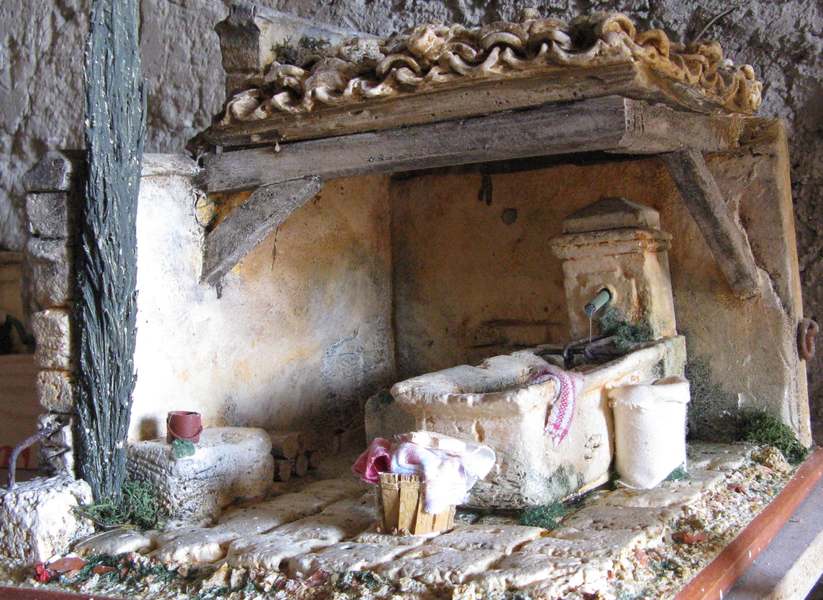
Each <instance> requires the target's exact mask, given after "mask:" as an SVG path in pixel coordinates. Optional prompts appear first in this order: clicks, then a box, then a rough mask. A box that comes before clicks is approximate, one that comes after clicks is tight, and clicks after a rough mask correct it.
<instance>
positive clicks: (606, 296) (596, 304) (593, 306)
mask: <svg viewBox="0 0 823 600" xmlns="http://www.w3.org/2000/svg"><path fill="white" fill-rule="evenodd" d="M611 300H612V293H611V292H610V291H609V290H608V289H607V288H603V289H602V290H600V291H599V292H597V295H596V296H595V297H594V298H592V299H591V300H590V301H589V302H588V303H587V304H586V306H584V307H583V312H584V313H586V316H587V317H589V318H590V319H591V318H592V316H594V313H596V312H597V311H598V310H600V309H601V308H603V307H604V306H606V305H607V304H608V303H609V302H611Z"/></svg>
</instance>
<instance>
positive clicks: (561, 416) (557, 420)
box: [529, 365, 583, 448]
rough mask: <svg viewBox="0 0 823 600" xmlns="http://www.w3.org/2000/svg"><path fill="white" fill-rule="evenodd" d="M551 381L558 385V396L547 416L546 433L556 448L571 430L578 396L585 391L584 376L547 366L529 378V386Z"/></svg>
mask: <svg viewBox="0 0 823 600" xmlns="http://www.w3.org/2000/svg"><path fill="white" fill-rule="evenodd" d="M550 379H551V380H554V382H555V384H556V387H557V394H556V395H555V397H554V402H553V403H552V407H551V409H550V410H549V413H548V414H547V415H546V426H545V432H546V433H547V434H548V435H549V437H550V438H551V440H552V444H554V446H555V448H556V447H557V446H559V445H560V442H562V441H563V440H564V439H565V438H566V436H567V435H568V433H569V429H571V425H572V418H573V417H574V407H575V404H576V402H577V396H579V395H580V392H581V391H582V389H583V376H582V375H580V374H579V373H574V372H572V371H565V370H563V369H561V368H560V367H556V366H554V365H547V366H545V367H543V368H541V369H540V370H539V371H538V372H537V373H535V374H534V375H532V376H531V377H530V378H529V384H535V383H543V382H545V381H549V380H550Z"/></svg>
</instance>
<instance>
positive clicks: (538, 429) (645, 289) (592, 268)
mask: <svg viewBox="0 0 823 600" xmlns="http://www.w3.org/2000/svg"><path fill="white" fill-rule="evenodd" d="M659 227H660V216H659V214H658V213H657V211H655V210H654V209H652V208H649V207H645V206H640V205H638V204H635V203H633V202H630V201H628V200H625V199H622V198H606V199H603V200H600V201H598V202H595V203H594V204H592V205H590V206H588V207H585V208H583V209H582V210H580V211H577V212H575V213H573V214H572V215H571V216H570V217H568V218H567V219H566V220H564V223H563V230H564V231H565V232H566V234H565V235H563V236H561V237H559V238H556V239H555V240H553V241H552V247H553V248H554V250H555V252H557V253H558V255H559V256H561V257H562V258H563V259H564V262H563V271H564V274H565V289H566V304H567V306H568V311H569V321H570V323H571V332H570V334H571V339H572V340H577V339H579V338H583V337H584V336H588V335H589V330H588V320H587V315H586V314H585V313H584V307H585V306H586V304H587V302H588V301H589V300H590V299H591V298H593V297H595V296H597V295H598V293H599V292H601V291H602V290H604V289H605V290H608V298H609V300H608V305H609V306H610V307H611V308H612V309H615V310H618V311H620V313H621V314H623V315H625V316H626V319H627V320H628V321H630V322H640V321H643V322H647V323H649V324H650V333H651V335H650V340H648V343H646V344H641V345H638V346H637V347H636V348H634V349H633V350H632V351H630V352H628V353H623V355H620V356H617V355H615V356H614V357H610V358H615V359H614V360H609V361H607V362H606V363H605V364H598V363H603V360H602V359H601V360H597V358H593V359H592V358H590V359H589V360H588V361H586V362H584V363H583V364H578V365H577V366H576V367H575V369H574V375H573V376H574V377H579V378H580V379H581V380H582V382H581V383H580V384H579V386H580V387H579V392H578V393H576V394H574V395H575V396H576V397H575V398H574V399H573V401H571V402H570V403H569V405H568V407H566V410H567V411H569V414H568V415H567V420H568V422H569V423H568V433H567V434H566V435H564V436H562V437H561V438H560V439H557V438H553V437H552V436H551V435H550V432H547V418H548V419H551V418H552V415H554V414H556V413H557V405H558V404H559V403H562V402H565V401H566V399H565V397H564V396H565V394H566V393H571V390H566V389H564V386H568V385H569V383H568V381H564V380H563V379H562V378H557V377H553V378H550V379H547V380H541V379H540V378H535V374H536V373H539V372H540V371H541V370H543V369H546V368H549V365H550V364H553V363H555V362H557V361H558V359H559V358H560V357H561V356H563V355H564V354H567V353H568V351H569V349H570V348H571V346H572V344H566V345H565V347H564V348H563V349H561V347H558V346H552V345H543V346H539V347H535V348H529V349H525V350H521V351H518V352H515V353H513V354H509V355H504V356H494V357H492V358H489V359H487V360H485V361H483V362H482V363H481V364H480V365H478V366H468V365H462V366H458V367H454V368H450V369H445V370H442V371H438V372H434V373H429V374H426V375H421V376H418V377H414V378H411V379H409V380H406V381H403V382H400V383H398V384H396V385H395V386H394V387H393V388H392V390H391V393H392V396H393V397H394V399H395V400H396V406H397V407H398V409H399V410H400V411H402V412H405V413H406V414H408V415H411V416H412V417H413V419H414V425H415V426H416V427H418V428H420V429H427V430H430V431H436V432H439V433H444V434H447V435H454V436H457V437H464V438H469V439H472V440H474V441H476V442H480V443H484V444H488V445H489V446H491V447H492V448H494V449H495V451H496V452H497V463H496V465H495V468H494V469H493V470H492V473H491V474H490V475H489V476H488V477H486V479H485V480H483V481H480V482H478V483H477V485H476V486H475V488H474V489H473V490H472V492H471V497H470V500H469V504H471V505H474V506H478V507H484V508H488V507H497V508H512V507H524V506H529V505H538V504H546V503H551V502H554V501H557V500H561V499H563V498H565V497H568V496H569V495H572V494H574V493H578V492H581V491H584V490H587V489H591V488H592V487H595V486H598V485H600V484H602V483H604V482H605V481H606V480H607V479H608V477H609V469H610V468H611V465H612V460H613V456H614V423H613V418H612V413H611V409H610V408H609V404H608V390H609V389H610V388H613V387H618V386H621V385H624V384H636V383H640V382H650V381H652V380H654V379H655V378H657V377H659V376H674V375H683V370H684V365H685V359H686V356H685V342H684V339H683V338H682V337H679V336H677V332H676V327H675V320H674V304H673V300H672V291H671V280H670V276H669V265H668V258H667V254H666V250H667V248H668V243H669V240H670V239H671V236H670V235H668V234H667V233H665V232H663V231H661V230H660V229H659ZM563 350H565V352H564V351H563ZM587 358H588V357H587ZM566 366H572V365H571V364H569V363H566ZM570 400H571V399H570ZM370 408H371V410H372V411H374V410H377V411H379V410H380V406H375V404H374V403H373V404H371V405H370ZM386 410H387V409H385V408H383V411H386ZM383 418H385V417H383ZM368 420H369V415H367V421H368ZM373 420H374V421H379V420H380V417H378V416H375V417H374V418H373ZM390 420H391V421H392V422H393V423H395V424H397V426H399V427H403V426H406V425H408V423H407V422H406V421H404V419H403V418H402V417H401V416H395V417H394V418H393V419H390Z"/></svg>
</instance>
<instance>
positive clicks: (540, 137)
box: [200, 96, 742, 192]
mask: <svg viewBox="0 0 823 600" xmlns="http://www.w3.org/2000/svg"><path fill="white" fill-rule="evenodd" d="M741 129H742V126H741V121H740V119H739V118H737V117H706V116H702V115H694V114H686V113H678V112H676V111H673V110H671V109H668V108H665V107H657V106H649V105H647V104H646V103H644V102H640V101H635V100H628V99H626V98H622V97H619V96H606V97H603V98H592V99H589V100H581V101H579V102H574V103H566V104H550V105H546V106H542V107H539V108H535V109H530V110H523V111H514V112H500V113H495V114H491V115H488V116H484V117H476V118H473V119H466V120H460V121H445V122H440V123H430V124H426V125H416V126H413V127H407V128H402V129H400V128H398V129H390V130H385V131H376V132H371V133H358V134H352V135H347V136H340V137H335V138H324V139H318V140H307V141H302V142H294V143H290V144H282V145H279V146H276V145H275V146H267V147H261V148H252V149H246V150H237V151H233V152H224V153H222V154H211V155H207V156H206V157H205V158H204V162H205V168H204V170H203V172H202V176H201V181H200V183H201V184H202V185H203V187H204V188H205V189H206V190H207V191H209V192H218V191H231V190H241V189H250V188H254V187H257V186H259V185H266V184H270V183H277V182H280V181H287V180H290V179H297V178H301V177H307V176H317V177H320V178H321V179H324V180H325V179H331V178H335V177H347V176H353V175H363V174H372V173H393V172H399V171H411V170H417V169H423V168H434V167H447V166H454V165H463V164H471V163H480V162H491V161H499V160H506V159H513V158H526V157H534V156H549V155H558V154H570V153H579V152H591V151H609V152H620V153H629V154H643V153H657V152H670V151H673V150H679V149H681V148H684V147H688V146H694V147H698V148H700V149H701V150H712V151H715V150H727V149H729V148H734V147H736V146H737V142H738V138H739V135H740V131H741Z"/></svg>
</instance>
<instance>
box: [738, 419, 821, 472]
mask: <svg viewBox="0 0 823 600" xmlns="http://www.w3.org/2000/svg"><path fill="white" fill-rule="evenodd" d="M740 439H741V440H743V441H744V442H752V443H755V444H759V445H761V446H774V447H775V448H777V449H778V450H780V452H782V453H783V456H784V457H785V458H786V460H787V461H789V462H790V463H791V464H793V465H796V464H798V463H801V462H803V459H805V458H806V455H807V454H808V452H809V451H808V449H807V448H805V447H804V446H803V444H801V443H800V441H799V440H798V439H797V436H796V435H795V433H794V431H793V430H792V428H791V427H789V426H788V425H786V424H785V423H783V422H782V421H780V420H779V419H777V418H775V417H773V416H772V415H770V414H768V413H766V412H764V411H754V410H752V411H746V412H744V413H743V414H742V415H741V419H740Z"/></svg>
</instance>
